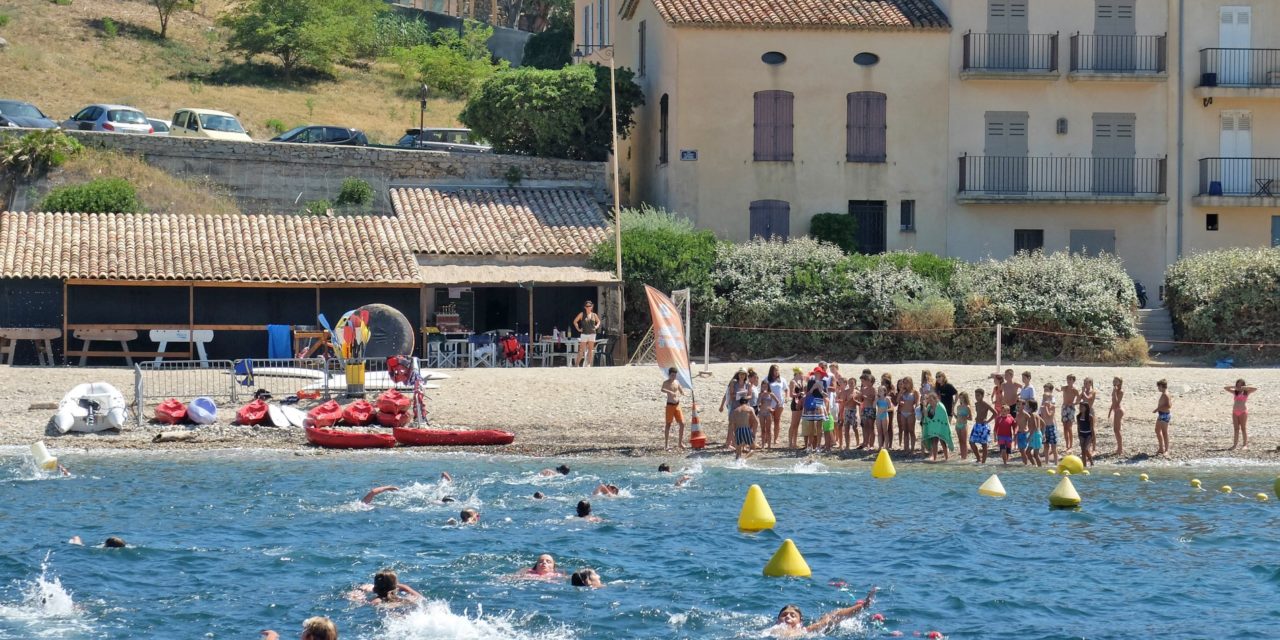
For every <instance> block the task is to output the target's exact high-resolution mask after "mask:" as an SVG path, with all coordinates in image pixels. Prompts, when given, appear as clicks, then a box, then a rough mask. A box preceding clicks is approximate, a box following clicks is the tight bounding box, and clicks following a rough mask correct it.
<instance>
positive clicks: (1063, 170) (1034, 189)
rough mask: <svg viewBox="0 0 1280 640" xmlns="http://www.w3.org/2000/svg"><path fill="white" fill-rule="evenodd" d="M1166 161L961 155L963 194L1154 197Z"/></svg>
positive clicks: (1158, 192)
mask: <svg viewBox="0 0 1280 640" xmlns="http://www.w3.org/2000/svg"><path fill="white" fill-rule="evenodd" d="M1167 177H1168V172H1167V162H1166V159H1165V158H1092V157H1083V158H1079V157H1048V158H1045V157H1041V158H1033V157H1026V156H961V157H960V187H959V191H960V193H968V194H987V195H1028V196H1037V195H1038V196H1045V197H1050V196H1055V195H1056V196H1077V197H1078V196H1085V195H1095V196H1155V195H1163V194H1164V193H1165V184H1166V182H1167Z"/></svg>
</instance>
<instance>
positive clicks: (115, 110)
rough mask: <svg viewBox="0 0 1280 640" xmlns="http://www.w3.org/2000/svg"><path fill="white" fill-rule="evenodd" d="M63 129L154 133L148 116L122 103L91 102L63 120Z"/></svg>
mask: <svg viewBox="0 0 1280 640" xmlns="http://www.w3.org/2000/svg"><path fill="white" fill-rule="evenodd" d="M60 126H61V127H62V128H63V129H73V130H76V131H107V132H110V133H152V131H153V130H152V128H151V124H150V123H149V122H147V116H145V115H143V114H142V112H141V111H138V110H137V109H134V108H133V107H126V106H124V105H121V104H91V105H89V106H87V107H85V108H83V109H81V110H80V111H79V112H78V113H76V114H75V115H74V116H71V117H70V118H69V119H67V120H65V121H63V123H62V124H61V125H60Z"/></svg>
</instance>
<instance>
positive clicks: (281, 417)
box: [267, 404, 293, 427]
mask: <svg viewBox="0 0 1280 640" xmlns="http://www.w3.org/2000/svg"><path fill="white" fill-rule="evenodd" d="M267 419H268V420H269V421H270V422H271V424H272V426H276V427H288V426H291V425H292V424H293V423H292V422H289V416H287V415H285V413H284V410H282V409H281V408H280V405H278V404H268V405H267Z"/></svg>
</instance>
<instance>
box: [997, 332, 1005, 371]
mask: <svg viewBox="0 0 1280 640" xmlns="http://www.w3.org/2000/svg"><path fill="white" fill-rule="evenodd" d="M1003 332H1004V325H1003V324H1000V323H998V322H997V323H996V371H999V370H1000V343H1001V342H1003V340H1001V335H1002V334H1003Z"/></svg>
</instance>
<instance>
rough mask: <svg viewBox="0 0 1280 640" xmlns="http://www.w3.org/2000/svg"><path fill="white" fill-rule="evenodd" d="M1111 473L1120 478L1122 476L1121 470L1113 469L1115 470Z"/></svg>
mask: <svg viewBox="0 0 1280 640" xmlns="http://www.w3.org/2000/svg"><path fill="white" fill-rule="evenodd" d="M1111 475H1113V476H1115V477H1117V478H1119V477H1120V472H1119V471H1113V472H1111Z"/></svg>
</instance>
